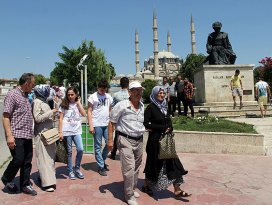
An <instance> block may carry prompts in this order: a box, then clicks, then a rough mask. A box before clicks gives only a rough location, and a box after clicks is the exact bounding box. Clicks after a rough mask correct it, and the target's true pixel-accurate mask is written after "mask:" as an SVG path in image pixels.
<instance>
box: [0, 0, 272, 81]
mask: <svg viewBox="0 0 272 205" xmlns="http://www.w3.org/2000/svg"><path fill="white" fill-rule="evenodd" d="M271 8H272V1H271V0H259V1H256V0H251V1H248V0H228V1H218V0H208V1H204V0H194V1H192V0H168V1H165V0H157V1H155V0H137V1H136V0H135V1H132V0H96V1H95V0H77V1H72V0H23V1H22V0H9V1H7V0H0V25H1V26H0V32H1V35H0V78H3V77H4V78H11V77H16V78H18V77H19V76H20V75H21V74H22V73H24V72H33V73H35V74H43V75H44V76H46V77H49V75H50V72H51V71H52V70H53V68H54V66H55V62H59V61H60V59H59V57H58V53H59V52H63V50H62V46H63V45H65V46H67V47H68V48H78V46H80V45H81V42H82V41H83V40H92V41H94V44H95V46H96V47H97V48H100V49H102V51H104V53H105V56H106V58H107V61H108V62H109V63H112V64H113V65H114V67H115V69H116V72H117V74H121V73H122V74H130V73H131V74H135V70H136V68H135V53H134V51H135V44H134V38H135V29H137V30H138V33H139V41H140V44H139V49H140V65H141V67H142V66H143V61H144V59H146V58H148V57H149V56H151V55H152V54H153V33H152V16H153V10H155V11H156V14H157V18H158V35H159V50H160V51H161V50H162V49H165V50H166V48H167V46H166V39H167V38H166V37H167V32H168V31H169V32H170V35H171V41H172V52H173V53H174V54H175V55H178V56H180V57H182V58H185V57H186V56H187V54H189V53H190V52H191V45H190V16H191V14H192V15H193V18H194V21H195V27H196V49H197V53H203V54H205V55H206V48H205V45H206V41H207V36H208V34H209V33H210V32H212V31H213V30H212V26H211V25H212V23H213V22H214V21H221V22H222V24H223V27H222V31H225V32H227V33H229V38H230V42H231V44H232V47H233V50H234V52H235V53H236V55H237V60H236V63H237V64H255V65H256V66H258V65H259V63H258V61H259V60H260V59H261V58H263V57H266V56H272V40H271V36H272V27H271V20H272V12H271Z"/></svg>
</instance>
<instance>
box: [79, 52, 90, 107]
mask: <svg viewBox="0 0 272 205" xmlns="http://www.w3.org/2000/svg"><path fill="white" fill-rule="evenodd" d="M87 57H88V55H84V56H83V57H82V58H81V59H80V62H79V64H78V65H77V70H78V71H80V81H81V82H80V83H81V84H80V85H81V86H80V87H81V103H82V105H83V104H84V94H83V93H84V92H83V89H84V88H83V84H84V82H83V69H84V72H85V105H86V106H87V105H88V94H87V93H88V92H87V65H83V62H84V61H85V60H86V58H87ZM83 67H84V68H83Z"/></svg>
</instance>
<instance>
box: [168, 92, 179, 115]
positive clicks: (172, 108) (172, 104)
mask: <svg viewBox="0 0 272 205" xmlns="http://www.w3.org/2000/svg"><path fill="white" fill-rule="evenodd" d="M176 105H177V97H176V96H170V101H169V102H168V113H169V114H170V115H172V116H174V115H175V112H176Z"/></svg>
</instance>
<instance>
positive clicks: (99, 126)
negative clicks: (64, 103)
mask: <svg viewBox="0 0 272 205" xmlns="http://www.w3.org/2000/svg"><path fill="white" fill-rule="evenodd" d="M108 87H109V84H108V82H107V81H106V80H101V81H99V82H98V86H97V92H95V93H93V94H92V95H91V96H90V97H89V99H88V121H89V126H90V133H91V134H94V152H95V159H96V162H97V166H98V173H99V174H100V175H101V176H107V171H109V169H108V166H107V165H106V163H105V161H106V159H107V156H108V152H109V151H108V148H107V143H108V124H109V118H110V110H111V104H112V97H111V96H110V95H109V94H108V93H106V92H107V90H108ZM102 138H104V140H105V147H104V148H103V151H101V149H102Z"/></svg>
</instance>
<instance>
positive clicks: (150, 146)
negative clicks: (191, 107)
mask: <svg viewBox="0 0 272 205" xmlns="http://www.w3.org/2000/svg"><path fill="white" fill-rule="evenodd" d="M144 126H145V128H146V129H149V130H151V131H149V135H148V140H147V144H146V153H147V158H146V164H145V168H144V173H145V179H146V180H148V182H149V184H150V185H149V186H151V187H150V188H152V189H155V190H164V189H167V187H168V186H169V185H170V184H173V183H174V184H178V185H180V184H182V183H183V178H182V175H185V174H187V172H186V171H185V170H184V168H183V165H182V164H181V162H180V160H179V159H178V158H176V159H165V160H160V159H158V153H159V139H160V137H161V135H162V134H163V133H164V132H165V130H166V129H167V128H169V127H170V128H171V129H172V122H171V119H170V117H169V115H166V116H165V115H164V114H163V113H162V112H161V111H160V109H159V108H158V107H157V106H156V105H155V104H154V103H151V104H149V105H148V106H147V108H146V110H145V114H144Z"/></svg>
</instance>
